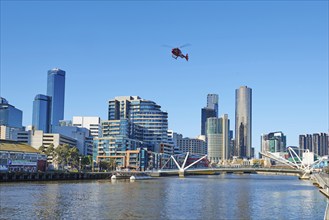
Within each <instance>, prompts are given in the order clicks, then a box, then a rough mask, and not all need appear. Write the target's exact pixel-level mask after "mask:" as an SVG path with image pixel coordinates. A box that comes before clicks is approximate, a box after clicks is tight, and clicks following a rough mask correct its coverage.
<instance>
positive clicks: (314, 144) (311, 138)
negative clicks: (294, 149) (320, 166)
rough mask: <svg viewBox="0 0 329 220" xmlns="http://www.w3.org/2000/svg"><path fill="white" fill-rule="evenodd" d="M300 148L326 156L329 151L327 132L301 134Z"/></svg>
mask: <svg viewBox="0 0 329 220" xmlns="http://www.w3.org/2000/svg"><path fill="white" fill-rule="evenodd" d="M299 149H300V150H302V151H305V150H307V149H308V150H309V151H311V152H313V153H314V154H316V155H319V156H325V155H328V153H329V143H328V134H327V133H314V134H313V135H312V134H304V135H299Z"/></svg>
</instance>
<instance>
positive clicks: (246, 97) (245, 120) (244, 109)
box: [235, 86, 253, 158]
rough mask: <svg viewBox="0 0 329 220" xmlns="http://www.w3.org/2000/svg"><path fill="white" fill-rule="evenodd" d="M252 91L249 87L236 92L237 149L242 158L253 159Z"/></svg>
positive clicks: (243, 87) (242, 87)
mask: <svg viewBox="0 0 329 220" xmlns="http://www.w3.org/2000/svg"><path fill="white" fill-rule="evenodd" d="M251 97H252V91H251V88H248V87H247V86H241V87H240V88H239V89H236V90H235V147H236V152H237V154H238V155H236V156H239V157H240V158H251V157H252V156H253V155H252V149H251V148H252V145H251V128H252V127H251V122H252V120H251V115H252V114H251V110H252V99H251Z"/></svg>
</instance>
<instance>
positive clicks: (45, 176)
mask: <svg viewBox="0 0 329 220" xmlns="http://www.w3.org/2000/svg"><path fill="white" fill-rule="evenodd" d="M114 175H115V177H116V179H129V178H130V177H131V176H135V177H136V178H138V177H145V176H148V175H147V174H146V173H145V172H142V171H131V172H129V171H112V172H37V173H28V172H27V173H24V172H0V182H20V181H52V180H97V179H111V177H112V176H114Z"/></svg>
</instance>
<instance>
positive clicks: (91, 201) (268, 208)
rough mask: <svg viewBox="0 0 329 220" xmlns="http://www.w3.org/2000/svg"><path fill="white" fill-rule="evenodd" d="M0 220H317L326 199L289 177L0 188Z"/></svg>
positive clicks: (305, 183)
mask: <svg viewBox="0 0 329 220" xmlns="http://www.w3.org/2000/svg"><path fill="white" fill-rule="evenodd" d="M0 205H1V207H0V218H1V219H312V220H313V219H314V220H316V219H319V220H320V219H321V220H323V217H324V212H325V208H326V205H327V199H326V197H324V196H323V195H322V194H321V193H320V192H319V190H318V188H317V187H315V186H313V185H312V183H311V182H310V181H301V180H299V179H298V178H297V177H293V176H275V175H273V176H270V175H256V174H251V175H210V176H187V177H185V178H178V177H163V178H153V179H149V180H137V181H135V182H130V181H129V180H120V181H119V180H117V181H115V182H111V181H110V180H94V181H52V182H21V183H1V184H0Z"/></svg>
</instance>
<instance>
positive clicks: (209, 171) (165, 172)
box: [150, 167, 304, 177]
mask: <svg viewBox="0 0 329 220" xmlns="http://www.w3.org/2000/svg"><path fill="white" fill-rule="evenodd" d="M226 173H237V174H243V173H246V174H251V173H254V174H260V173H261V174H264V173H272V174H280V175H294V176H301V175H303V173H304V172H303V171H301V170H296V169H288V168H262V167H216V168H195V169H193V168H190V169H186V170H184V172H183V173H182V171H181V170H180V169H161V170H157V171H152V172H150V175H151V176H170V175H179V176H181V177H183V176H184V175H213V174H226Z"/></svg>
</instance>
